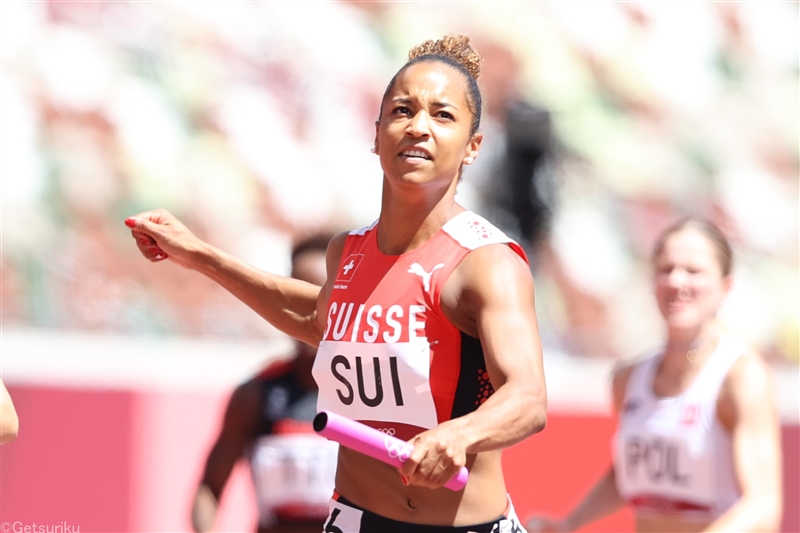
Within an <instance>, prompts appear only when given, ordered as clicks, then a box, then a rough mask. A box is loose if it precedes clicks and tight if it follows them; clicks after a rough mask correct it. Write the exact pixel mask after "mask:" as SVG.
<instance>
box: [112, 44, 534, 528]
mask: <svg viewBox="0 0 800 533" xmlns="http://www.w3.org/2000/svg"><path fill="white" fill-rule="evenodd" d="M480 63H481V58H480V56H479V55H478V54H477V53H476V52H475V50H473V49H472V47H471V46H470V45H469V39H468V38H467V37H461V36H459V37H456V36H448V37H445V38H443V39H441V40H438V41H435V42H433V41H427V42H425V43H423V44H422V45H420V46H417V47H415V48H414V49H412V50H411V51H410V53H409V61H408V62H407V63H406V64H405V65H404V66H403V67H402V68H401V69H400V70H399V71H398V73H397V74H396V75H395V76H394V78H393V79H392V80H391V81H390V82H389V85H388V87H387V88H386V92H385V95H384V97H383V100H382V103H381V108H380V113H379V116H378V120H377V122H376V134H375V146H374V147H373V151H374V152H375V153H376V154H377V155H378V156H379V157H380V163H381V167H382V170H383V193H382V201H381V211H380V216H379V218H378V220H377V221H376V222H375V223H373V224H372V225H371V226H369V227H365V228H362V229H360V230H356V231H352V232H350V233H344V234H340V235H338V236H336V237H334V238H333V239H332V241H331V243H330V245H329V247H328V253H327V256H328V279H327V281H326V283H325V285H324V286H323V287H322V288H321V289H320V288H319V287H315V286H313V285H309V284H304V283H302V282H299V281H297V280H291V279H287V278H282V277H279V276H275V275H271V274H268V273H265V272H261V271H258V270H256V269H254V268H252V267H250V266H248V265H246V264H244V263H242V262H241V261H239V260H237V259H235V258H233V257H231V256H229V255H227V254H225V253H224V252H222V251H220V250H218V249H216V248H213V247H211V246H209V245H208V244H206V243H204V242H202V241H200V240H198V239H197V238H196V237H195V236H194V235H192V234H191V233H190V232H189V231H188V230H187V229H186V228H185V227H184V226H183V225H182V224H181V223H180V222H179V221H177V220H176V219H175V218H174V217H173V216H171V215H170V214H169V213H167V212H166V211H164V210H157V211H151V212H147V213H142V214H139V215H137V216H135V217H132V218H130V219H128V220H126V224H127V225H128V226H129V227H130V228H131V229H132V230H133V231H132V234H133V236H134V238H135V239H136V242H137V244H138V246H139V249H140V250H141V252H142V254H143V255H144V256H145V257H146V258H148V259H150V260H151V261H160V260H163V259H166V258H169V259H172V260H174V261H176V262H177V263H179V264H181V265H183V266H186V267H188V268H191V269H193V270H196V271H198V272H201V273H203V274H205V275H206V276H208V277H210V278H211V279H213V280H215V281H217V282H218V283H219V284H220V285H222V286H223V287H225V288H226V289H227V290H229V291H230V292H231V293H233V294H234V295H235V296H236V297H238V298H239V299H240V300H242V301H243V302H244V303H246V304H247V305H249V306H250V307H252V308H253V309H254V310H256V311H257V312H258V313H260V314H261V316H262V317H264V318H265V319H266V320H268V321H269V322H270V323H272V324H273V325H275V326H276V327H278V328H279V329H281V330H282V331H284V332H286V333H288V334H289V335H292V336H293V337H295V338H297V339H300V340H302V341H305V342H307V343H309V344H312V345H315V346H316V345H318V346H319V349H318V353H317V358H316V362H315V366H314V376H315V379H316V380H317V382H318V384H319V389H320V391H319V404H318V407H319V409H320V410H322V409H327V410H331V411H334V412H337V413H339V414H342V415H344V416H348V417H350V418H353V419H355V420H359V421H361V422H364V423H367V424H369V425H371V426H373V427H376V428H379V429H380V430H382V431H385V432H387V433H389V434H394V435H396V436H398V437H400V438H403V439H406V440H408V441H409V442H411V443H413V445H414V449H413V452H412V455H411V456H410V458H409V459H408V460H407V461H406V462H405V463H404V465H403V467H402V468H401V469H400V471H398V469H396V468H394V467H391V466H388V465H386V464H383V463H380V462H378V461H376V460H373V459H371V458H368V457H366V456H364V455H361V454H359V453H357V452H354V451H352V450H348V449H345V448H341V449H340V450H341V451H340V454H339V461H338V466H337V474H336V491H335V493H334V497H333V499H332V500H331V506H330V508H331V513H330V516H329V517H328V518H327V520H326V521H325V524H324V526H323V529H324V531H326V532H335V533H339V532H343V533H358V532H376V533H391V532H393V531H402V532H403V533H414V532H439V531H442V532H464V533H466V532H468V531H472V532H487V533H488V532H511V531H514V532H521V531H524V530H523V528H522V526H521V525H520V524H519V522H518V520H517V519H516V516H515V514H514V510H513V506H512V505H511V502H510V499H509V498H508V495H507V494H506V488H505V482H504V479H503V472H502V468H501V450H502V449H503V448H506V447H508V446H511V445H512V444H515V443H517V442H519V441H521V440H522V439H525V438H526V437H528V436H530V435H532V434H534V433H536V432H538V431H540V430H541V429H543V428H544V425H545V418H546V415H545V410H546V405H545V402H546V400H545V397H546V394H545V383H544V372H543V368H542V354H541V342H540V339H539V333H538V326H537V322H536V314H535V309H534V286H533V279H532V277H531V273H530V269H529V267H528V265H527V260H526V258H525V256H524V252H522V250H521V249H520V247H519V246H518V245H517V244H516V243H514V242H512V241H511V240H510V239H509V238H508V237H506V236H505V235H504V234H502V233H501V232H500V231H499V230H497V229H496V228H494V227H493V226H492V225H491V224H489V223H488V222H487V221H486V220H484V219H482V218H480V217H479V216H477V215H475V214H473V213H471V212H468V211H466V210H465V209H464V208H463V207H461V206H460V205H459V204H457V203H456V202H455V191H456V186H457V184H458V181H459V178H460V177H461V173H462V170H463V167H464V165H469V164H471V163H472V162H473V161H474V160H475V158H476V157H477V156H478V151H479V149H480V145H481V141H482V139H483V136H482V134H481V133H480V132H479V126H480V113H481V95H480V91H479V89H478V84H477V78H478V75H479V72H480ZM462 466H466V467H467V468H468V469H469V472H470V477H469V481H468V483H467V485H466V487H465V488H464V489H463V490H460V491H451V490H448V489H445V488H441V487H442V485H443V484H444V483H446V482H447V481H448V480H449V479H450V478H451V477H453V476H454V475H455V474H456V473H457V472H458V470H459V469H460V468H461V467H462Z"/></svg>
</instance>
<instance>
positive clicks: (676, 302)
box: [528, 218, 782, 533]
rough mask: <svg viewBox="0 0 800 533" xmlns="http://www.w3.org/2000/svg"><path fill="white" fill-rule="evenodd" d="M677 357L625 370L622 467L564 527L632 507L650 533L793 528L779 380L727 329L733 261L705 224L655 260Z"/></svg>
mask: <svg viewBox="0 0 800 533" xmlns="http://www.w3.org/2000/svg"><path fill="white" fill-rule="evenodd" d="M653 264H654V269H655V277H654V281H655V296H656V300H657V302H658V305H659V309H660V311H661V314H662V315H663V317H664V321H665V324H666V330H667V336H668V337H667V341H666V343H665V345H664V346H663V347H662V348H661V349H659V350H657V352H656V353H654V354H651V355H650V356H649V357H646V358H644V359H643V360H641V361H639V362H637V363H634V364H629V365H626V366H624V367H621V368H619V369H618V370H617V371H616V372H615V374H614V379H613V398H614V404H615V406H616V410H617V415H618V419H619V421H618V428H617V434H616V437H615V440H614V463H613V465H612V466H611V467H610V468H609V470H608V471H607V473H606V475H605V476H604V477H602V478H601V479H600V480H599V481H598V482H597V484H596V485H595V487H594V488H593V489H592V490H591V491H590V492H589V493H588V494H587V495H586V497H585V498H584V499H583V500H582V501H581V502H580V503H579V504H578V505H577V506H576V507H575V508H574V509H573V510H572V511H571V512H569V513H568V514H567V516H566V517H565V518H563V519H561V520H552V519H548V518H544V517H536V518H532V519H530V520H528V529H529V530H531V531H576V530H579V529H580V528H582V527H583V526H584V525H586V524H588V523H590V522H593V521H594V520H597V519H599V518H601V517H603V516H605V515H608V514H611V513H613V512H615V511H617V510H618V509H620V508H622V506H623V505H625V504H627V505H629V506H631V507H632V508H633V510H634V513H635V517H636V531H638V532H656V531H663V532H671V533H679V532H697V531H709V532H710V531H720V532H726V533H727V532H742V531H753V532H768V531H777V530H778V528H779V526H780V519H781V502H782V495H781V493H782V488H781V449H780V432H779V431H780V430H779V422H778V416H777V412H776V409H775V405H774V399H773V396H772V388H771V385H770V378H769V371H768V368H767V365H766V363H765V362H764V361H763V360H762V358H761V357H760V356H759V355H758V354H757V353H755V352H754V351H753V349H752V348H750V347H749V346H748V345H747V344H745V343H744V342H743V341H741V340H740V339H738V338H737V337H735V336H734V335H732V334H731V333H729V332H727V331H726V330H725V329H724V328H723V327H722V326H721V324H720V323H719V322H718V320H717V318H716V315H717V311H718V309H719V307H720V305H721V303H722V301H723V299H724V297H725V296H726V295H727V293H728V291H729V290H730V287H731V283H732V279H731V268H732V252H731V247H730V244H729V243H728V241H727V239H726V238H725V237H724V235H723V234H722V233H721V232H720V230H719V229H718V228H717V227H716V226H714V225H712V224H711V223H709V222H707V221H705V220H702V219H692V218H688V219H684V220H681V221H679V222H677V223H676V224H674V225H673V226H672V227H670V228H668V229H667V230H666V231H665V232H664V234H663V235H662V236H661V238H660V239H659V240H658V242H657V244H656V246H655V251H654V253H653Z"/></svg>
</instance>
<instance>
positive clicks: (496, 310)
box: [401, 245, 547, 488]
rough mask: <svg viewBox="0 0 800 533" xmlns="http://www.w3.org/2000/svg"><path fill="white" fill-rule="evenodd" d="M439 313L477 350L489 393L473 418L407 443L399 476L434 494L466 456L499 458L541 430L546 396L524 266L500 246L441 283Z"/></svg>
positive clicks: (472, 256) (478, 253)
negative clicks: (407, 451) (480, 350)
mask: <svg viewBox="0 0 800 533" xmlns="http://www.w3.org/2000/svg"><path fill="white" fill-rule="evenodd" d="M441 305H442V310H443V311H444V313H445V315H446V316H447V318H448V319H449V320H450V322H452V323H453V325H455V326H456V327H457V328H458V329H460V330H461V331H463V332H464V333H466V334H468V335H471V336H472V337H476V338H478V339H479V340H480V342H481V346H482V347H483V355H484V359H485V363H486V371H487V372H488V374H489V379H490V381H491V384H492V387H493V388H494V393H493V394H491V395H490V396H489V397H488V398H487V399H486V401H485V402H484V403H483V404H482V405H481V406H480V407H479V408H478V409H476V410H475V411H473V412H471V413H469V414H467V415H464V416H461V417H458V418H454V419H452V420H448V421H446V422H443V423H441V424H439V425H438V426H436V427H435V428H433V429H431V430H428V431H425V432H423V433H421V434H419V435H417V436H416V437H415V438H414V439H412V441H411V442H412V443H413V444H414V450H413V452H412V454H411V456H410V457H409V459H408V460H407V461H406V463H405V464H404V465H403V467H402V469H401V472H402V473H403V474H405V476H406V477H407V478H408V479H409V480H410V482H411V484H414V485H422V486H427V487H429V488H436V487H438V486H441V485H442V484H443V483H445V482H446V481H447V480H448V479H450V477H452V476H453V475H454V474H455V473H456V472H457V471H458V468H460V467H461V466H462V465H464V464H465V462H466V455H467V454H476V453H481V452H487V451H491V450H499V449H502V448H506V447H508V446H512V445H514V444H516V443H517V442H520V441H521V440H523V439H525V438H527V437H529V436H530V435H532V434H534V433H537V432H539V431H541V430H542V429H544V426H545V422H546V418H547V415H546V409H547V395H546V390H545V381H544V368H543V363H542V345H541V340H540V339H539V330H538V325H537V321H536V311H535V306H534V286H533V278H532V276H531V273H530V270H529V268H528V265H527V264H526V263H525V262H524V261H523V260H522V259H521V258H520V257H519V256H517V255H516V254H515V253H514V252H513V251H512V250H511V249H510V248H509V247H507V246H505V245H489V246H485V247H482V248H479V249H477V250H474V251H472V252H470V253H469V254H468V255H467V256H466V257H465V258H464V260H463V261H462V262H461V264H459V266H458V267H457V268H456V269H455V270H454V271H453V273H452V274H451V275H450V278H449V279H448V280H447V282H446V284H445V287H444V290H443V293H442V297H441Z"/></svg>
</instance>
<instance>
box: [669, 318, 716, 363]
mask: <svg viewBox="0 0 800 533" xmlns="http://www.w3.org/2000/svg"><path fill="white" fill-rule="evenodd" d="M720 335H721V331H720V329H719V327H718V325H717V324H716V322H713V321H712V322H708V323H706V324H703V325H701V326H699V327H697V328H696V329H694V330H693V331H685V330H684V331H680V332H670V333H669V338H668V339H667V345H666V346H665V349H664V358H663V363H662V365H663V366H665V367H667V368H669V369H671V370H673V371H674V372H688V371H689V370H691V369H692V368H698V367H700V366H702V364H703V363H704V362H705V361H706V359H708V356H709V355H711V352H713V351H714V348H715V347H716V345H717V341H719V337H720Z"/></svg>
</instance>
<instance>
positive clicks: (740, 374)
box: [705, 353, 783, 532]
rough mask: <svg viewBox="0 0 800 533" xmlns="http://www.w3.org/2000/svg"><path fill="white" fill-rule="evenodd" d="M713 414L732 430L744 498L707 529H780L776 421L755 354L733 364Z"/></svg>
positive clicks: (764, 368)
mask: <svg viewBox="0 0 800 533" xmlns="http://www.w3.org/2000/svg"><path fill="white" fill-rule="evenodd" d="M717 412H718V416H719V419H720V421H721V422H722V424H723V425H724V426H725V427H727V428H728V429H729V430H730V432H731V438H732V439H733V461H734V467H735V468H736V477H737V479H738V481H739V487H740V488H741V491H742V497H741V498H740V499H739V501H737V502H736V503H735V504H734V505H733V506H732V507H731V508H730V509H729V510H728V511H727V512H725V513H724V514H723V515H722V516H720V517H719V518H718V519H717V520H715V521H714V522H713V523H711V524H710V525H709V526H708V527H707V528H706V530H705V531H709V532H710V531H720V532H722V531H724V532H732V531H754V532H768V531H778V529H779V528H780V521H781V512H782V502H783V489H782V475H781V468H782V461H781V440H780V421H779V418H778V414H777V410H776V408H775V402H774V399H773V388H772V384H771V379H770V376H769V368H768V367H767V364H766V363H765V362H764V360H763V359H761V357H759V356H758V355H757V354H755V353H753V354H748V355H745V356H743V357H741V358H740V359H739V361H737V362H736V364H735V365H734V366H733V368H732V369H731V371H730V373H729V374H728V377H727V378H726V379H725V383H724V385H723V387H722V390H721V391H720V397H719V400H718V402H717Z"/></svg>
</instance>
